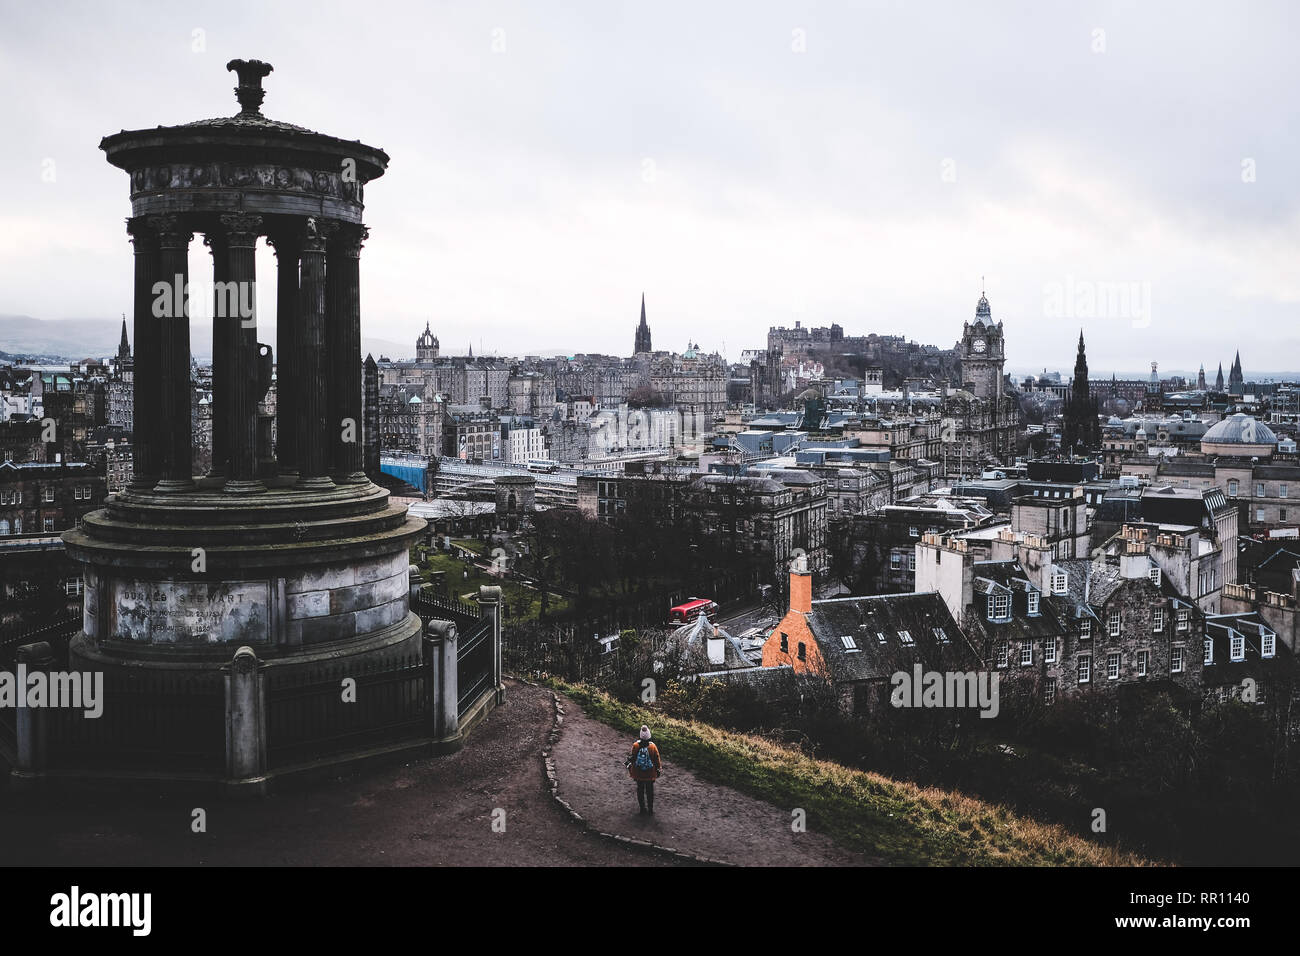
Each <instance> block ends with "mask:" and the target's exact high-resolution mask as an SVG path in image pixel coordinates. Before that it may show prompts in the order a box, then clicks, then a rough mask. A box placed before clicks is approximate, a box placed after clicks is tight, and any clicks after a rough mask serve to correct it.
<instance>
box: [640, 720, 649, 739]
mask: <svg viewBox="0 0 1300 956" xmlns="http://www.w3.org/2000/svg"><path fill="white" fill-rule="evenodd" d="M641 739H642V740H649V739H650V728H649V727H647V726H646V725H645V724H642V725H641Z"/></svg>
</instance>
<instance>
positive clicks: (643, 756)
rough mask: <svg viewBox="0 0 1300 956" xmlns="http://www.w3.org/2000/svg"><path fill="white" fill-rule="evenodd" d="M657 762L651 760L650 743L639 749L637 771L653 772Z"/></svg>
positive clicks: (646, 742) (642, 745)
mask: <svg viewBox="0 0 1300 956" xmlns="http://www.w3.org/2000/svg"><path fill="white" fill-rule="evenodd" d="M654 768H655V762H654V761H653V760H652V759H650V741H648V740H647V741H645V742H644V743H642V744H641V745H640V747H638V748H637V752H636V769H637V770H653V769H654Z"/></svg>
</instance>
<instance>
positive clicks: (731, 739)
mask: <svg viewBox="0 0 1300 956" xmlns="http://www.w3.org/2000/svg"><path fill="white" fill-rule="evenodd" d="M550 683H551V686H552V687H554V688H555V689H556V690H558V691H560V692H561V693H563V694H566V695H567V696H569V697H571V698H573V699H574V700H575V701H577V702H578V703H579V704H581V706H582V708H583V710H584V711H586V713H587V715H588V716H589V717H591V718H593V719H594V720H599V721H601V722H602V723H605V724H608V725H610V726H611V727H615V728H617V729H619V730H622V731H627V732H630V733H632V734H635V733H636V731H637V730H638V729H639V728H640V727H641V725H642V724H650V725H651V726H652V727H653V728H654V733H655V741H656V742H657V743H659V745H660V746H661V747H663V748H664V750H665V752H666V753H668V754H671V755H672V760H673V761H674V762H680V763H681V764H683V765H685V766H687V767H690V768H691V770H693V771H694V772H695V773H697V774H698V775H699V776H701V777H704V778H706V779H708V780H712V781H714V782H716V783H721V784H725V785H727V786H730V787H733V788H735V789H736V790H740V791H742V792H744V793H748V794H750V795H752V796H755V797H759V798H760V799H763V800H767V801H768V802H770V803H773V804H776V805H777V806H786V807H790V808H792V809H793V808H795V807H799V808H802V809H803V810H805V811H806V813H807V825H808V829H809V830H816V831H817V832H819V833H823V834H826V835H827V836H830V837H831V838H832V839H835V840H837V841H839V842H840V843H841V844H843V845H844V846H846V847H850V848H852V849H855V850H860V851H862V852H864V853H867V854H869V855H872V856H875V857H879V858H880V859H882V860H883V861H885V862H888V863H893V864H901V865H911V866H954V865H955V866H1148V865H1152V863H1151V861H1149V860H1145V859H1143V858H1141V857H1139V856H1137V855H1135V854H1132V853H1129V852H1127V851H1124V850H1122V849H1117V848H1115V847H1113V846H1108V845H1104V844H1101V843H1094V842H1092V841H1090V840H1087V839H1084V838H1083V837H1080V836H1076V835H1075V834H1072V833H1069V832H1067V831H1066V830H1065V829H1064V828H1063V827H1059V826H1053V825H1048V824H1042V823H1038V822H1036V821H1034V820H1031V819H1028V818H1025V817H1023V816H1018V815H1016V814H1014V813H1013V812H1012V811H1010V810H1008V809H1007V808H1006V807H1002V806H996V805H993V804H990V803H986V802H984V801H981V800H976V799H973V798H971V797H967V796H964V795H962V794H959V793H952V792H948V791H945V790H940V789H937V788H932V787H918V786H916V785H914V784H910V783H906V782H902V781H898V780H893V779H891V778H889V777H885V776H881V775H880V774H876V773H869V772H864V771H859V770H850V769H848V768H847V767H844V766H841V765H840V764H836V763H832V762H830V761H827V760H817V759H814V758H812V757H808V756H806V755H804V754H802V753H800V752H799V751H798V750H796V749H794V748H790V747H782V746H779V745H777V744H774V743H771V742H769V741H767V740H764V739H762V738H759V737H754V736H750V735H746V734H738V733H732V732H730V731H726V730H721V729H719V728H717V727H713V726H711V725H709V724H702V723H698V722H694V721H685V720H679V719H676V718H672V717H668V716H665V715H664V714H663V713H661V712H659V711H656V710H654V709H651V708H647V707H638V706H634V705H631V704H626V703H623V702H621V701H618V700H616V699H614V698H613V697H611V696H609V695H608V694H606V693H605V692H604V691H600V690H596V689H594V688H591V687H589V686H587V685H583V684H571V683H567V682H564V681H560V680H552V681H551V682H550Z"/></svg>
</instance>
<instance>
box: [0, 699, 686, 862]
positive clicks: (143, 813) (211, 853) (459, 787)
mask: <svg viewBox="0 0 1300 956" xmlns="http://www.w3.org/2000/svg"><path fill="white" fill-rule="evenodd" d="M574 710H576V708H574ZM570 712H571V713H573V712H574V711H570ZM552 713H553V705H552V701H551V694H550V691H548V690H542V689H539V688H535V687H529V686H527V685H524V684H519V683H516V682H513V681H511V682H510V683H509V686H508V689H507V692H506V703H505V705H504V706H502V707H499V708H497V709H496V710H495V711H493V712H492V713H491V714H490V715H489V716H488V717H487V719H486V720H484V721H483V723H481V724H480V725H479V726H478V727H477V728H476V729H475V731H474V732H473V734H471V736H470V739H469V742H468V744H467V746H466V747H465V748H464V749H463V750H461V751H460V752H458V753H455V754H452V755H450V756H445V757H430V758H422V759H419V760H415V761H411V762H410V763H409V764H406V765H405V766H403V765H400V764H399V765H396V766H392V767H388V768H383V769H379V770H370V771H367V772H365V773H364V774H354V775H349V776H344V777H340V778H337V779H335V780H331V781H328V782H324V783H320V784H316V785H315V786H312V787H311V788H303V789H300V790H292V791H288V792H282V793H277V794H274V795H272V796H270V797H267V798H266V799H263V800H250V801H224V800H218V799H216V798H213V799H210V800H208V801H207V802H206V803H205V802H203V801H198V802H197V803H196V801H195V799H194V798H184V797H176V796H171V797H158V796H139V795H137V796H128V795H125V794H122V795H113V796H98V795H97V796H94V797H93V798H88V797H86V796H80V795H78V796H73V795H62V796H57V797H56V796H54V795H46V796H34V795H31V794H22V793H10V792H9V791H8V790H7V789H6V790H3V791H0V864H3V865H62V866H105V865H114V866H156V865H170V866H197V865H208V866H250V865H251V866H259V865H266V866H374V865H393V866H663V865H673V864H674V862H675V861H674V860H672V859H671V858H668V857H665V856H663V855H662V854H654V853H647V852H645V851H642V850H637V849H635V848H631V847H626V846H621V845H619V844H618V843H616V842H614V841H611V840H608V839H606V838H603V837H600V836H597V835H595V834H591V833H587V832H585V831H583V830H582V829H580V828H579V827H578V826H577V825H575V824H574V823H573V822H572V821H570V820H569V818H568V817H567V815H566V814H565V813H564V811H563V810H562V809H561V808H560V807H559V806H558V805H557V804H556V803H555V802H554V800H552V799H551V797H550V796H549V794H548V793H547V792H546V790H545V788H544V776H543V774H542V769H541V758H540V756H539V755H540V751H541V749H542V747H543V745H544V741H545V738H546V735H547V732H548V731H549V730H550V728H551V721H552ZM566 725H567V721H566ZM611 733H612V731H611ZM666 796H667V794H666ZM633 802H634V804H635V800H634V801H633ZM196 805H202V806H203V807H204V808H205V809H206V811H207V832H206V833H193V832H192V831H191V819H192V816H191V813H192V810H193V809H194V807H195V806H196ZM665 805H666V806H667V801H665ZM497 808H500V809H502V810H504V811H505V832H504V833H494V832H493V829H492V819H493V811H494V810H495V809H497ZM634 809H635V806H634Z"/></svg>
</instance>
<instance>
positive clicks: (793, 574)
mask: <svg viewBox="0 0 1300 956" xmlns="http://www.w3.org/2000/svg"><path fill="white" fill-rule="evenodd" d="M790 610H792V611H798V612H799V613H800V614H811V613H812V572H811V571H809V570H808V557H807V556H806V555H802V554H801V555H799V557H797V558H795V559H794V561H793V562H792V563H791V565H790Z"/></svg>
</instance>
